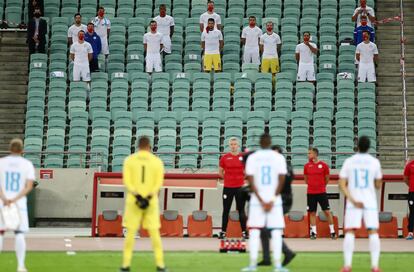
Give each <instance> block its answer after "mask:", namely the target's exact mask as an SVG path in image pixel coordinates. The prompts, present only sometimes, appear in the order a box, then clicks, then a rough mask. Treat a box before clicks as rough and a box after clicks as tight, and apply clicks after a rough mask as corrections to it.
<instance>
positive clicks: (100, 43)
mask: <svg viewBox="0 0 414 272" xmlns="http://www.w3.org/2000/svg"><path fill="white" fill-rule="evenodd" d="M95 41H96V50H97V52H96V56H99V54H100V53H101V51H102V42H101V38H99V36H98V38H97V39H96V40H95Z"/></svg>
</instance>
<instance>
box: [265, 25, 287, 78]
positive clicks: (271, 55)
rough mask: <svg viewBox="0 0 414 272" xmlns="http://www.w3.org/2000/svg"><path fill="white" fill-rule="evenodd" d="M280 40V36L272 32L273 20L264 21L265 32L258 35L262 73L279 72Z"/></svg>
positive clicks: (273, 73)
mask: <svg viewBox="0 0 414 272" xmlns="http://www.w3.org/2000/svg"><path fill="white" fill-rule="evenodd" d="M281 44H282V41H281V40H280V36H279V35H277V34H276V33H274V32H273V22H267V23H266V33H265V34H263V35H262V36H261V37H260V51H261V52H262V73H269V71H270V72H271V73H272V75H273V76H274V75H276V73H278V72H279V53H278V52H280V47H281Z"/></svg>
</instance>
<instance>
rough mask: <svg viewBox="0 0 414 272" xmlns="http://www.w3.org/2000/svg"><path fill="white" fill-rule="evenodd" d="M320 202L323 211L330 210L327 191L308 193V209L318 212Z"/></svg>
mask: <svg viewBox="0 0 414 272" xmlns="http://www.w3.org/2000/svg"><path fill="white" fill-rule="evenodd" d="M318 203H319V205H320V206H321V208H322V210H323V211H329V209H330V207H329V200H328V196H327V195H326V193H323V194H308V211H309V212H316V210H317V208H318Z"/></svg>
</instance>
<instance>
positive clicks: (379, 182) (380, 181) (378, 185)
mask: <svg viewBox="0 0 414 272" xmlns="http://www.w3.org/2000/svg"><path fill="white" fill-rule="evenodd" d="M381 186H382V179H375V188H377V190H379V189H381Z"/></svg>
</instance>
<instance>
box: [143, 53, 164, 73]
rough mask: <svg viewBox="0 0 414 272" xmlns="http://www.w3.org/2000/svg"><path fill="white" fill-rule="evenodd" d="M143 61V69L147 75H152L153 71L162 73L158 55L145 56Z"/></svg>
mask: <svg viewBox="0 0 414 272" xmlns="http://www.w3.org/2000/svg"><path fill="white" fill-rule="evenodd" d="M145 61H146V66H145V67H146V71H147V73H152V72H153V70H154V71H155V72H162V63H161V55H160V53H150V54H147V57H146V58H145Z"/></svg>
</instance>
